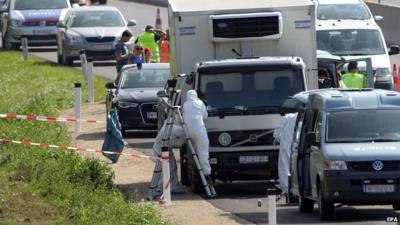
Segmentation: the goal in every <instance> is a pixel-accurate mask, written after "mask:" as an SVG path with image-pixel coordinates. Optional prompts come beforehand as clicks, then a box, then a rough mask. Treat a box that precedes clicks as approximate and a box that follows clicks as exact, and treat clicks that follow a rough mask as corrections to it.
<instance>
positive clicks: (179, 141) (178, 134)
mask: <svg viewBox="0 0 400 225" xmlns="http://www.w3.org/2000/svg"><path fill="white" fill-rule="evenodd" d="M165 129H166V123H164V125H163V126H162V128H161V129H160V131H159V132H158V134H157V137H156V138H155V142H154V145H153V151H154V157H155V158H156V159H157V162H156V166H157V164H159V165H161V161H160V158H161V147H162V146H163V143H162V140H163V137H164V132H166V130H165ZM185 141H186V138H185V133H184V131H183V128H182V127H181V126H179V125H175V124H174V125H173V127H172V138H171V142H170V143H169V144H170V146H171V147H172V148H180V147H182V145H183V144H184V143H185ZM169 159H170V160H169V165H170V184H171V192H172V194H183V193H186V191H185V188H184V187H182V185H181V184H180V183H179V180H178V167H177V164H176V159H175V155H174V152H173V151H170V152H169ZM162 193H163V179H162V176H160V177H159V180H158V181H157V188H156V192H155V195H156V196H153V198H154V197H157V196H161V195H162Z"/></svg>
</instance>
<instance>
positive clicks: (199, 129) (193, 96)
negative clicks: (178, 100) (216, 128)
mask: <svg viewBox="0 0 400 225" xmlns="http://www.w3.org/2000/svg"><path fill="white" fill-rule="evenodd" d="M207 117H208V113H207V109H206V106H205V105H204V103H203V101H201V100H200V99H199V98H198V97H197V92H196V91H195V90H190V91H188V92H187V93H186V102H185V103H184V104H183V119H184V121H185V123H186V125H187V128H188V130H189V135H190V137H191V139H192V141H193V144H194V147H195V148H196V151H197V155H198V158H199V162H200V165H201V168H202V169H203V172H204V175H205V176H206V177H207V178H208V179H210V177H209V175H210V174H211V166H210V162H209V161H208V158H209V144H210V141H209V139H208V135H207V129H206V126H205V125H204V119H206V118H207Z"/></svg>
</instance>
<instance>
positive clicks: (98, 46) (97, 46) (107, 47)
mask: <svg viewBox="0 0 400 225" xmlns="http://www.w3.org/2000/svg"><path fill="white" fill-rule="evenodd" d="M92 47H93V49H94V50H110V49H112V48H113V46H111V45H93V46H92Z"/></svg>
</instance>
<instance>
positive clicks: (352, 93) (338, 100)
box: [293, 89, 400, 112]
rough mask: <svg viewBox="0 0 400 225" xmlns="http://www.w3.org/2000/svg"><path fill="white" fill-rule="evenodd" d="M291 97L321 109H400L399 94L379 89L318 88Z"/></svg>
mask: <svg viewBox="0 0 400 225" xmlns="http://www.w3.org/2000/svg"><path fill="white" fill-rule="evenodd" d="M293 98H295V99H297V100H299V101H301V102H303V103H305V104H306V105H308V107H311V108H314V109H318V110H322V111H327V112H329V111H341V110H355V109H393V108H396V109H400V94H399V93H398V92H394V91H388V90H379V89H320V90H314V91H308V92H301V93H298V94H296V95H295V96H294V97H293Z"/></svg>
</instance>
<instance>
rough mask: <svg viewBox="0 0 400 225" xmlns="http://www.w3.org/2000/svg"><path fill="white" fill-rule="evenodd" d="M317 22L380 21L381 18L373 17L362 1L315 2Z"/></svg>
mask: <svg viewBox="0 0 400 225" xmlns="http://www.w3.org/2000/svg"><path fill="white" fill-rule="evenodd" d="M315 6H316V15H317V21H318V20H367V21H369V22H374V21H377V22H378V21H382V20H383V17H382V16H373V15H372V13H371V10H369V8H368V6H367V4H365V2H364V1H362V0H316V1H315Z"/></svg>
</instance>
